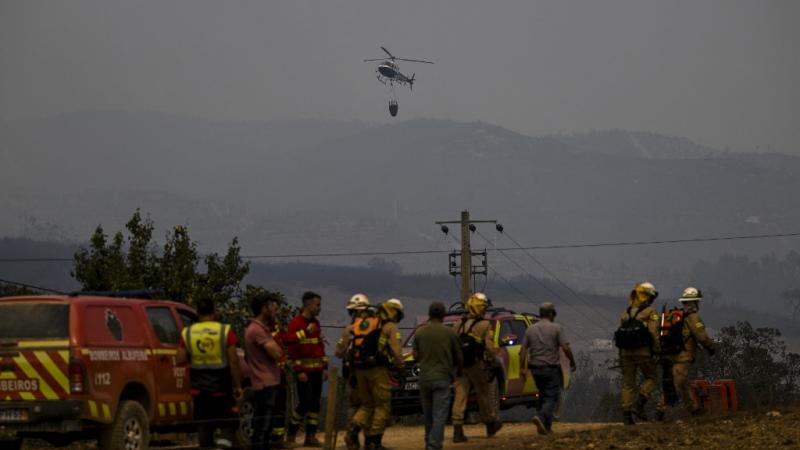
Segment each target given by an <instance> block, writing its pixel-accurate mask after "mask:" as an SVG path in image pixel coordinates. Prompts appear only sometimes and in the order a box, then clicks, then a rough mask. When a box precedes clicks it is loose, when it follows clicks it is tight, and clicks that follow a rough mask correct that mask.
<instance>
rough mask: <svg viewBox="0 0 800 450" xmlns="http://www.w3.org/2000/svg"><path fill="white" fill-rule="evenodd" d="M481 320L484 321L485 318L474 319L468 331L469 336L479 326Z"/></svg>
mask: <svg viewBox="0 0 800 450" xmlns="http://www.w3.org/2000/svg"><path fill="white" fill-rule="evenodd" d="M481 320H483V317H478V318H475V319H472V324H470V326H469V329H468V330H467V334H469V333H471V332H472V329H473V328H475V325H477V324H478V322H480V321H481Z"/></svg>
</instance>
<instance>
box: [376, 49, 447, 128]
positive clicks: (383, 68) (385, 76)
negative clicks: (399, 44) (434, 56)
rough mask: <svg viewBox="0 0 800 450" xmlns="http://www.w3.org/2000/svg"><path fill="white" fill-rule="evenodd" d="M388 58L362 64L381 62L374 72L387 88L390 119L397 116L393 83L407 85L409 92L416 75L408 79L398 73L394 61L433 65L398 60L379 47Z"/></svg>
mask: <svg viewBox="0 0 800 450" xmlns="http://www.w3.org/2000/svg"><path fill="white" fill-rule="evenodd" d="M381 50H383V51H384V52H385V53H386V54H387V55H389V57H388V58H387V57H385V56H384V57H382V58H371V59H365V60H364V62H372V61H381V63H380V64H379V65H378V68H377V69H375V72H376V73H377V74H378V81H380V82H381V83H383V84H384V85H386V86H389V114H391V115H392V117H394V116H396V115H397V109H398V108H397V93H396V92H395V90H394V85H395V83H397V84H400V85H408V88H409V90H412V91H413V90H414V80H415V79H416V76H417V74H416V73H413V74H411V76H410V77H409V76H408V75H405V74H404V73H402V72H400V67H399V66H398V65H397V63H396V62H395V61H408V62H415V63H424V64H433V61H425V60H422V59H408V58H398V57H396V56H394V55H393V54H392V53H391V52H389V50H386V47H381Z"/></svg>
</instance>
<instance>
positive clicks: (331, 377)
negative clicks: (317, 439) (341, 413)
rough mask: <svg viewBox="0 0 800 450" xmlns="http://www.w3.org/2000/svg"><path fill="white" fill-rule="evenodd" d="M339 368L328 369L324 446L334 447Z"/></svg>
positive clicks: (328, 448)
mask: <svg viewBox="0 0 800 450" xmlns="http://www.w3.org/2000/svg"><path fill="white" fill-rule="evenodd" d="M338 372H339V369H338V368H337V367H331V368H330V369H329V370H328V403H327V405H326V407H325V448H326V449H327V450H335V449H336V392H337V384H338V381H339V373H338Z"/></svg>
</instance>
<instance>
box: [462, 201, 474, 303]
mask: <svg viewBox="0 0 800 450" xmlns="http://www.w3.org/2000/svg"><path fill="white" fill-rule="evenodd" d="M469 225H470V223H469V211H467V210H466V209H465V210H464V211H461V303H463V304H464V305H466V304H467V299H468V298H469V296H470V295H472V286H471V283H472V247H471V246H470V243H469V238H470V236H469V233H470V231H469Z"/></svg>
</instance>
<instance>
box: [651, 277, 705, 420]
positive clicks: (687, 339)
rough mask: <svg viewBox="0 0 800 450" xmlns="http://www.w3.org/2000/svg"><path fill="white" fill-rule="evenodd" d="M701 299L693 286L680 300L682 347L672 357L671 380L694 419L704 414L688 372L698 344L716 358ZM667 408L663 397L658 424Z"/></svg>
mask: <svg viewBox="0 0 800 450" xmlns="http://www.w3.org/2000/svg"><path fill="white" fill-rule="evenodd" d="M702 299H703V294H702V293H701V292H700V290H699V289H697V288H694V287H687V288H686V289H684V290H683V294H682V295H681V298H680V299H678V301H680V302H681V306H682V310H683V314H682V319H681V326H680V337H681V344H682V345H680V347H679V348H678V349H676V350H677V351H678V353H677V354H675V355H674V356H671V357H670V359H671V361H672V380H673V383H674V384H675V390H676V391H677V392H678V393H679V394H680V397H681V400H682V401H683V403H684V406H686V409H687V410H688V411H689V413H690V414H691V415H693V416H694V415H699V414H702V409H700V404H699V403H698V401H697V398H696V397H695V396H694V395H693V393H692V391H691V389H690V388H689V369H691V367H692V364H693V363H694V359H695V356H696V355H697V346H698V344H699V345H701V346H702V347H703V348H705V349H706V351H707V352H708V354H709V356H714V352H715V348H714V342H713V341H712V340H711V338H710V337H709V336H708V333H707V332H706V326H705V324H704V323H703V320H702V319H701V318H700V314H699V310H700V301H701V300H702ZM676 331H677V330H676ZM668 406H669V405H668V402H667V399H666V397H665V396H663V395H662V397H661V402H660V403H659V404H658V409H657V411H656V418H657V419H658V420H659V421H662V420H664V413H665V412H666V410H667V408H668Z"/></svg>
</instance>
